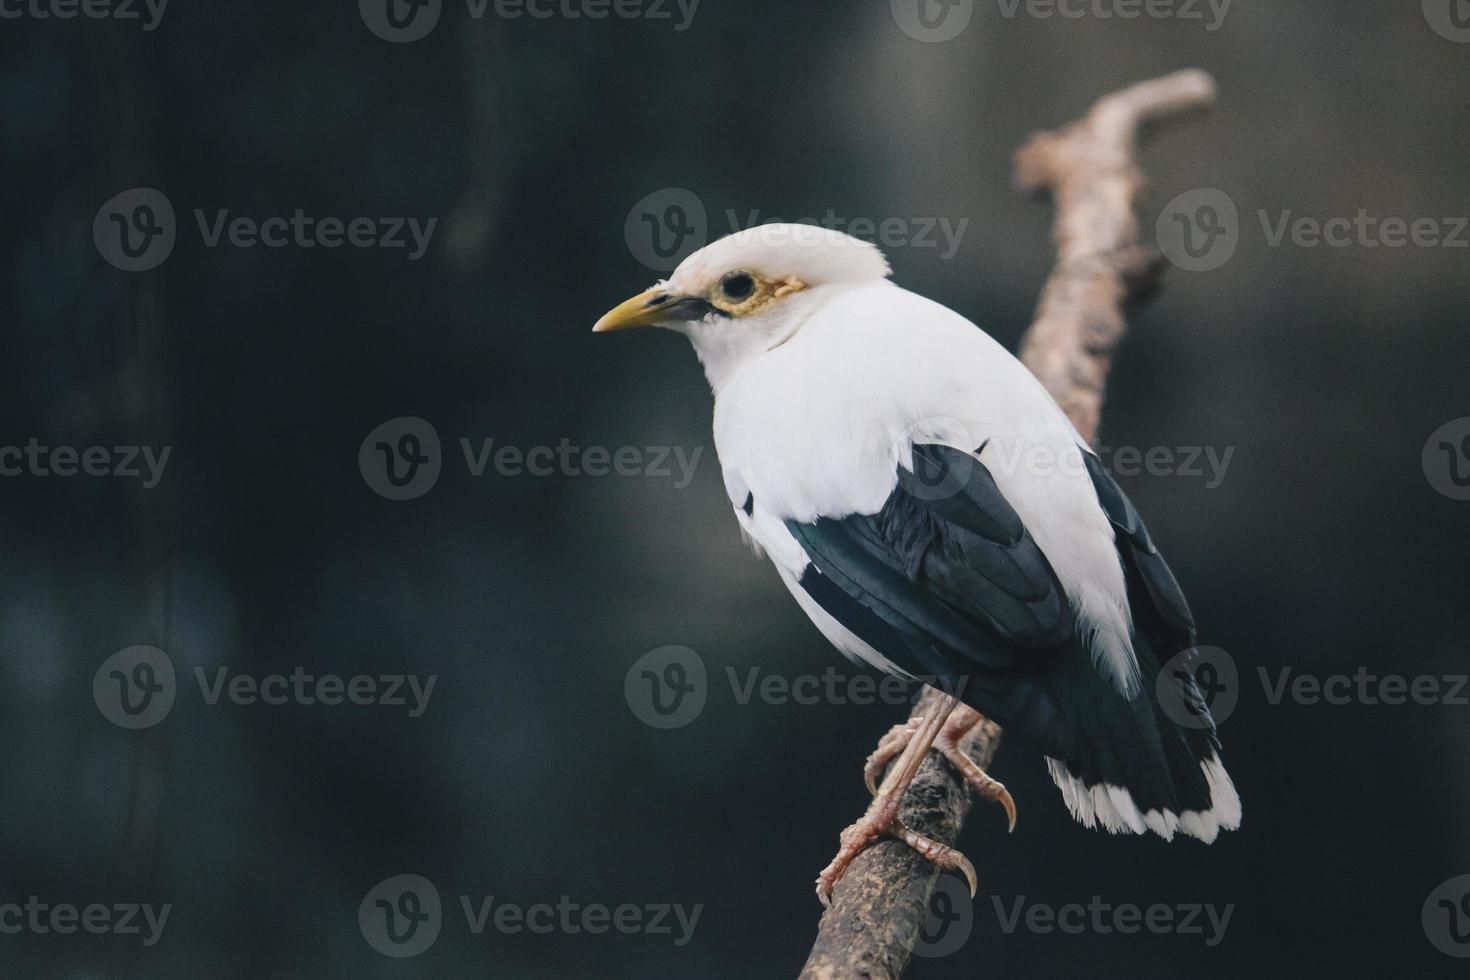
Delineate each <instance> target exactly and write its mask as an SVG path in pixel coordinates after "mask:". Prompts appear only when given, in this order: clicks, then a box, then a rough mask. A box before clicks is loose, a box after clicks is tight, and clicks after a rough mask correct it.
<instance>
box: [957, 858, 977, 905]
mask: <svg viewBox="0 0 1470 980" xmlns="http://www.w3.org/2000/svg"><path fill="white" fill-rule="evenodd" d="M955 853H956V856H957V858H958V860H957V861H955V868H956V869H958V871H959V872H960V874H962V875H964V876H965V880H966V881H968V882H969V883H970V897H971V898H974V897H975V893H976V892H978V891H979V890H980V879H979V878H977V877H976V876H975V866H974V865H973V864H971V863H970V859H969V858H967V857H965V856H964V855H963V854H960V853H959V852H955Z"/></svg>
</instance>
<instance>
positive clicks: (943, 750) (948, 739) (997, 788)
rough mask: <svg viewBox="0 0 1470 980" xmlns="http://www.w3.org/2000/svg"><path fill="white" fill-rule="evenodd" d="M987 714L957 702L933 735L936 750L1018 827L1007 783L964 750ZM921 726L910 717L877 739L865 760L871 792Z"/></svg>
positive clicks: (968, 783) (1012, 828)
mask: <svg viewBox="0 0 1470 980" xmlns="http://www.w3.org/2000/svg"><path fill="white" fill-rule="evenodd" d="M984 721H985V717H984V716H983V715H981V714H980V712H978V711H976V710H975V709H974V708H971V707H970V706H969V705H966V704H957V705H956V706H955V709H954V711H953V712H951V713H950V716H949V718H948V719H947V720H946V721H945V723H944V727H942V728H941V729H940V730H939V734H938V735H937V736H935V738H934V746H933V748H934V751H935V752H938V753H939V754H940V755H942V756H944V757H945V758H946V759H948V760H949V763H950V765H952V766H954V767H955V769H956V770H957V771H958V772H959V774H960V775H961V776H963V777H964V780H965V784H966V785H967V786H969V787H970V791H971V792H973V793H974V794H975V795H976V796H978V797H980V798H981V799H982V800H989V801H991V802H992V803H999V804H1000V805H1001V807H1002V809H1004V810H1005V812H1006V819H1007V820H1008V821H1009V823H1010V829H1011V830H1015V829H1016V801H1015V800H1014V799H1012V798H1011V794H1010V792H1009V791H1007V790H1006V788H1005V786H1004V785H1003V784H1002V783H1001V782H999V781H998V780H995V779H992V778H991V777H990V775H989V774H988V773H986V771H985V770H984V769H981V768H980V767H979V766H978V765H976V763H975V760H974V759H972V758H970V754H969V753H968V752H966V751H965V749H964V745H965V739H966V737H967V736H968V735H969V734H970V732H971V731H973V730H974V729H975V727H976V726H977V725H980V724H983V723H984ZM918 730H919V723H918V721H917V720H915V719H910V720H909V721H906V722H904V723H903V724H901V725H894V726H893V727H892V728H891V729H889V730H888V734H886V735H884V736H883V737H882V738H881V739H879V741H878V747H877V748H876V749H874V750H873V754H872V755H870V756H868V761H867V762H865V763H864V764H863V782H865V783H867V785H868V792H870V793H875V794H876V793H877V792H878V777H879V776H880V775H882V773H883V767H884V766H886V765H888V763H889V761H890V760H892V759H893V757H894V756H896V755H898V754H899V753H900V752H902V751H904V750H905V749H906V748H907V747H908V746H909V744H910V743H911V742H912V741H913V739H914V736H915V734H916V733H917V732H918Z"/></svg>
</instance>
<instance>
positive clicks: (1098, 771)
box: [787, 445, 1216, 812]
mask: <svg viewBox="0 0 1470 980" xmlns="http://www.w3.org/2000/svg"><path fill="white" fill-rule="evenodd" d="M983 449H984V447H983V446H982V447H981V449H980V450H977V451H976V453H975V454H974V455H972V454H969V453H965V452H961V451H959V450H956V449H953V448H950V447H946V446H934V445H925V446H916V447H914V460H913V462H914V469H913V472H909V471H907V470H904V469H902V468H900V471H899V480H898V486H897V487H896V488H895V490H894V492H893V494H892V495H891V496H890V497H889V499H888V501H887V502H886V503H885V504H884V506H883V508H882V510H880V511H879V512H878V513H876V514H871V515H854V516H850V517H846V518H842V519H839V520H828V519H819V520H817V521H815V522H812V523H809V524H801V523H797V522H794V521H788V522H787V527H788V529H789V530H790V531H791V533H792V534H793V535H795V536H796V538H797V540H798V541H799V542H800V543H801V545H802V547H803V549H804V550H805V551H806V553H807V556H808V557H809V558H810V560H811V565H810V566H809V567H808V568H807V569H806V571H805V572H804V573H803V575H802V577H801V585H802V587H803V589H805V591H806V592H807V593H808V594H809V595H810V596H811V597H812V598H813V599H814V600H815V601H816V602H817V603H818V604H819V605H821V606H822V608H823V609H825V610H826V611H827V612H828V613H829V614H831V615H832V616H833V617H834V618H835V619H836V620H837V621H838V622H840V623H841V624H842V625H844V626H845V627H847V628H848V629H849V630H851V631H852V632H853V633H854V634H856V635H857V636H858V637H859V638H860V639H862V640H863V641H864V642H866V643H867V644H868V645H870V646H872V647H873V648H874V649H875V650H877V651H878V652H879V653H881V654H883V655H884V656H885V657H887V658H888V659H889V660H891V661H893V662H894V663H895V664H896V665H898V666H899V667H901V668H903V669H904V670H906V671H908V672H909V673H911V674H914V675H915V676H919V677H923V678H925V679H926V680H930V681H931V683H936V684H940V685H941V686H947V687H948V689H950V690H958V691H959V692H960V693H961V696H962V697H963V699H964V700H965V701H966V702H967V703H969V704H971V705H973V706H974V707H976V708H977V709H979V710H980V711H981V712H983V713H985V714H987V715H988V716H990V717H992V718H994V719H995V720H996V721H998V722H1000V723H1001V725H1002V726H1004V727H1005V728H1006V729H1007V730H1008V731H1016V732H1018V733H1019V734H1022V735H1025V736H1029V737H1030V738H1031V739H1032V740H1034V741H1036V742H1037V743H1038V744H1039V745H1040V747H1041V748H1042V749H1043V751H1045V752H1046V753H1047V754H1048V755H1050V756H1052V757H1053V758H1055V759H1058V760H1060V761H1061V762H1062V763H1063V764H1064V765H1065V766H1066V767H1067V769H1068V770H1069V771H1070V772H1071V773H1072V774H1073V775H1074V776H1076V777H1078V778H1080V779H1082V780H1083V781H1084V783H1085V784H1086V785H1089V786H1091V785H1096V784H1098V783H1109V784H1112V785H1115V786H1123V787H1127V788H1128V789H1129V790H1130V792H1132V793H1133V796H1134V798H1135V800H1136V801H1137V803H1138V805H1139V806H1140V808H1141V809H1142V810H1144V811H1145V812H1146V811H1147V810H1148V809H1151V808H1157V809H1169V810H1172V811H1174V812H1182V810H1184V809H1203V810H1207V809H1209V789H1208V787H1207V786H1206V785H1205V784H1204V780H1203V777H1202V776H1201V774H1200V769H1199V763H1200V761H1202V760H1203V759H1205V758H1208V757H1209V756H1210V754H1212V752H1213V750H1214V746H1215V744H1216V743H1215V738H1214V731H1213V726H1212V725H1209V724H1208V723H1207V726H1206V728H1205V730H1200V731H1187V730H1183V729H1180V728H1178V727H1177V726H1176V725H1174V724H1173V723H1172V722H1171V721H1170V720H1169V719H1168V718H1167V717H1165V716H1164V715H1163V714H1162V712H1161V711H1160V709H1159V706H1158V702H1157V697H1156V691H1155V690H1154V684H1155V680H1156V678H1157V675H1158V672H1159V666H1158V664H1159V661H1160V660H1161V659H1167V658H1168V657H1170V656H1172V655H1173V654H1174V653H1176V652H1178V651H1181V650H1183V649H1186V648H1188V647H1190V646H1192V645H1193V643H1194V636H1195V627H1194V619H1193V616H1192V615H1191V614H1190V610H1189V605H1188V603H1187V602H1186V601H1185V599H1184V595H1183V592H1182V591H1181V590H1180V588H1179V584H1178V582H1177V581H1176V580H1175V578H1174V576H1173V574H1172V573H1171V572H1170V571H1169V567H1168V565H1167V564H1166V563H1165V562H1164V559H1163V557H1162V556H1161V555H1160V554H1159V552H1158V549H1157V548H1156V547H1155V546H1154V544H1153V542H1152V540H1151V539H1150V538H1149V535H1148V531H1147V529H1146V528H1145V527H1144V525H1143V522H1142V520H1141V519H1140V518H1139V516H1138V513H1137V511H1136V510H1135V509H1134V508H1133V505H1132V504H1131V503H1130V502H1129V501H1128V498H1127V497H1126V496H1125V495H1124V494H1123V492H1122V490H1120V489H1119V488H1118V486H1117V484H1116V483H1114V482H1113V480H1112V478H1111V477H1109V476H1108V474H1107V473H1106V472H1105V471H1103V469H1102V468H1101V466H1100V465H1099V464H1098V462H1097V461H1096V459H1095V458H1094V457H1092V456H1091V455H1090V454H1089V455H1087V457H1086V459H1087V465H1088V467H1089V473H1090V475H1091V477H1092V480H1093V484H1094V487H1095V488H1096V491H1097V495H1098V500H1099V503H1100V504H1101V505H1102V508H1103V510H1104V512H1105V513H1106V514H1107V516H1108V518H1109V520H1110V521H1111V522H1112V524H1113V526H1114V528H1115V537H1116V539H1117V544H1118V552H1119V559H1120V561H1121V563H1122V565H1123V567H1124V571H1125V575H1126V577H1127V581H1128V591H1129V602H1130V606H1131V609H1132V613H1133V618H1134V623H1133V627H1134V629H1133V639H1134V647H1135V652H1136V653H1137V655H1138V658H1139V666H1140V671H1141V673H1142V677H1143V686H1144V689H1145V692H1146V693H1145V694H1143V695H1141V696H1139V697H1136V698H1134V699H1133V700H1129V699H1127V698H1125V697H1124V696H1123V695H1122V694H1120V693H1119V692H1118V691H1117V690H1116V688H1115V687H1114V685H1113V684H1112V682H1111V681H1110V680H1108V679H1106V678H1104V677H1102V676H1101V675H1100V674H1099V673H1098V672H1097V670H1096V669H1095V668H1094V666H1093V664H1092V658H1091V654H1090V652H1089V651H1088V650H1087V649H1086V645H1085V642H1084V638H1082V637H1080V636H1079V633H1078V629H1077V626H1076V616H1075V613H1074V612H1073V610H1072V607H1071V604H1070V602H1069V601H1068V598H1067V596H1066V594H1065V592H1064V590H1063V588H1062V586H1061V583H1060V582H1059V581H1058V580H1057V576H1056V573H1055V571H1054V570H1053V569H1052V567H1051V565H1050V563H1049V562H1048V561H1047V559H1046V556H1045V555H1044V554H1043V553H1042V551H1041V549H1040V548H1039V547H1038V546H1037V544H1036V542H1035V540H1034V539H1033V538H1032V537H1031V535H1030V533H1029V532H1028V531H1027V530H1026V527H1025V525H1024V523H1023V522H1022V521H1021V518H1020V516H1019V515H1018V514H1017V513H1016V511H1015V509H1014V508H1013V507H1012V506H1011V505H1010V503H1009V502H1008V501H1007V500H1006V499H1005V496H1004V495H1003V494H1002V493H1001V491H1000V488H999V487H998V486H997V485H996V483H995V479H994V478H993V476H992V475H991V474H990V471H989V470H987V469H986V467H985V466H984V464H983V463H982V462H981V461H980V460H979V459H978V458H977V457H978V456H979V453H980V452H981V451H983ZM1181 683H1182V684H1183V685H1184V686H1185V687H1186V688H1192V685H1193V682H1192V681H1190V680H1188V679H1187V678H1186V679H1185V680H1183V681H1181ZM1193 693H1194V694H1197V691H1194V692H1193ZM1200 703H1201V704H1202V703H1203V702H1202V699H1201V700H1200ZM1205 718H1206V719H1208V715H1205Z"/></svg>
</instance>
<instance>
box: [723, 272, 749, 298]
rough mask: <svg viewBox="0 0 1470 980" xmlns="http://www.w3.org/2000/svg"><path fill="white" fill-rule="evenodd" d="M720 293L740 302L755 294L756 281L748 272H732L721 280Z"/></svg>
mask: <svg viewBox="0 0 1470 980" xmlns="http://www.w3.org/2000/svg"><path fill="white" fill-rule="evenodd" d="M720 292H722V293H724V294H725V296H726V297H728V298H729V299H733V300H736V301H737V302H738V301H739V300H742V299H746V298H748V297H749V296H750V294H751V293H753V292H755V279H754V278H753V277H752V276H751V275H750V273H748V272H732V273H730V274H729V275H728V276H726V277H725V278H723V279H721V280H720Z"/></svg>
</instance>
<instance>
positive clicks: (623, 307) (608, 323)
mask: <svg viewBox="0 0 1470 980" xmlns="http://www.w3.org/2000/svg"><path fill="white" fill-rule="evenodd" d="M679 299H680V297H678V296H673V295H670V294H668V293H665V292H661V291H660V290H657V289H650V290H647V291H646V292H642V293H639V294H638V295H637V296H634V297H633V298H632V299H630V300H628V301H627V302H626V303H619V304H618V305H617V306H615V307H613V308H612V309H610V310H608V311H607V313H606V314H605V315H604V316H603V318H602V319H601V320H598V321H597V325H596V326H594V327H593V328H592V332H593V333H607V332H608V331H610V330H631V329H633V328H634V327H651V326H653V325H654V324H656V323H660V322H662V321H663V319H664V313H665V312H666V311H667V310H668V309H669V307H671V306H674V305H675V304H676V303H678V301H679Z"/></svg>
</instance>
